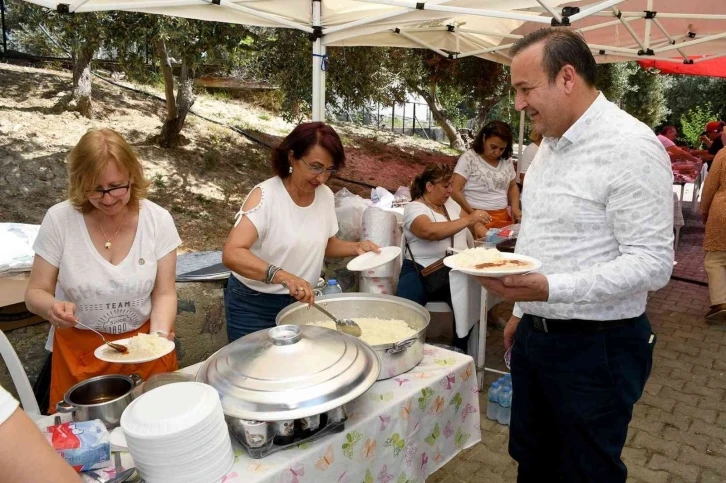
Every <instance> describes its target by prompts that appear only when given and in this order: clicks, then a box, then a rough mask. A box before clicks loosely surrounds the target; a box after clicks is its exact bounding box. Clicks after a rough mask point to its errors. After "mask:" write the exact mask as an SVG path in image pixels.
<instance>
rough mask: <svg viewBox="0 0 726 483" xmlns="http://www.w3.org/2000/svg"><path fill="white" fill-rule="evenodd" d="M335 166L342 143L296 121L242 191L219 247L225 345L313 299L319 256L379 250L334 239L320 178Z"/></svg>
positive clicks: (331, 211)
mask: <svg viewBox="0 0 726 483" xmlns="http://www.w3.org/2000/svg"><path fill="white" fill-rule="evenodd" d="M343 166H345V152H344V151H343V144H342V143H341V142H340V138H339V137H338V134H337V133H336V132H335V130H334V129H333V128H332V127H330V126H328V125H327V124H325V123H322V122H309V123H304V124H300V125H298V126H297V127H296V128H295V129H293V131H292V132H291V133H290V134H288V135H287V137H286V138H285V139H283V141H282V142H281V143H280V145H279V146H278V147H276V148H275V149H274V150H273V151H272V168H273V170H274V172H275V176H273V177H272V178H270V179H268V180H266V181H263V182H262V183H260V184H258V185H257V186H255V187H254V188H253V189H252V191H251V192H250V194H249V195H248V196H247V199H246V200H245V201H244V203H243V204H242V208H241V209H240V211H239V213H238V214H237V221H236V223H235V226H234V228H232V231H231V232H230V234H229V237H228V238H227V242H226V243H225V245H224V250H223V252H222V262H223V263H224V265H225V266H226V267H227V268H229V269H230V270H232V275H231V276H230V277H229V281H228V282H227V288H226V290H225V292H224V305H225V309H226V314H227V337H228V338H229V341H230V342H232V341H234V340H236V339H239V338H240V337H242V336H244V335H247V334H250V333H252V332H256V331H258V330H262V329H265V328H270V327H274V326H275V317H276V316H277V314H278V313H279V312H280V310H282V309H284V308H285V307H287V306H288V305H290V304H292V303H294V302H295V301H299V302H303V303H306V304H311V303H313V301H314V299H315V295H314V293H313V286H314V285H316V284H317V282H318V278H319V276H320V269H321V268H322V266H323V259H324V258H325V257H327V258H345V257H351V256H355V255H361V254H363V253H365V252H368V251H379V249H378V246H377V245H376V244H375V243H373V242H371V241H361V242H347V241H343V240H340V239H339V238H336V237H335V234H336V233H337V232H338V220H337V218H336V216H335V202H334V198H333V192H332V191H331V190H330V188H328V187H327V186H326V185H325V183H326V182H327V181H328V179H330V175H331V174H332V173H334V172H336V171H337V170H339V169H340V168H342V167H343Z"/></svg>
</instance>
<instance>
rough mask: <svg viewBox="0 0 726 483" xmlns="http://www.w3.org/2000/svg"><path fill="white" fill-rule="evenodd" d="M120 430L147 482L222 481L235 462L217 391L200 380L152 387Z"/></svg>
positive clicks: (134, 404)
mask: <svg viewBox="0 0 726 483" xmlns="http://www.w3.org/2000/svg"><path fill="white" fill-rule="evenodd" d="M121 428H122V429H123V432H124V435H125V436H126V444H127V446H128V448H129V452H130V453H131V457H132V458H133V460H134V463H135V464H136V468H137V469H138V471H139V473H140V474H141V476H142V477H143V479H144V481H146V482H147V483H219V482H220V481H222V478H223V477H224V476H226V475H227V473H229V471H230V470H231V469H232V465H233V464H234V453H233V451H232V441H231V439H230V436H229V432H228V429H227V424H226V422H225V420H224V413H223V412H222V404H221V403H220V401H219V395H218V394H217V391H216V390H215V389H214V388H213V387H211V386H208V385H206V384H201V383H198V382H179V383H175V384H168V385H166V386H161V387H158V388H156V389H153V390H151V391H149V392H147V393H145V394H143V395H142V396H141V397H139V398H138V399H136V400H135V401H133V402H132V403H131V404H129V406H128V408H126V410H125V411H124V413H123V415H122V416H121Z"/></svg>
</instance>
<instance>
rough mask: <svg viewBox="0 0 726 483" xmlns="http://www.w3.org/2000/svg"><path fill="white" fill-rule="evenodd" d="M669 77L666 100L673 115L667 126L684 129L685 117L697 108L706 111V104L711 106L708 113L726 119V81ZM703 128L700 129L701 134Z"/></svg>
mask: <svg viewBox="0 0 726 483" xmlns="http://www.w3.org/2000/svg"><path fill="white" fill-rule="evenodd" d="M668 77H669V78H670V87H669V89H668V91H667V92H666V99H667V103H668V107H669V108H670V110H671V113H670V114H669V116H668V117H667V119H666V124H673V125H675V126H676V127H678V128H682V119H683V116H685V115H686V113H688V112H689V111H690V110H692V109H694V108H696V107H697V106H702V108H703V109H706V107H705V104H706V103H710V104H711V107H709V108H708V109H706V111H708V112H713V113H714V114H715V117H716V118H717V119H726V79H719V78H715V77H699V76H686V75H672V76H668ZM703 127H704V126H701V127H700V128H699V129H700V130H699V133H700V132H701V131H703Z"/></svg>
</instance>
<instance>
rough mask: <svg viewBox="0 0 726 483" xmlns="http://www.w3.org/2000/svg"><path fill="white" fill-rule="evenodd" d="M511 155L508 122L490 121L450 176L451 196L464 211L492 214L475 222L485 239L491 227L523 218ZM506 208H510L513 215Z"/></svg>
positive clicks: (475, 228) (475, 231) (498, 226)
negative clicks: (486, 219)
mask: <svg viewBox="0 0 726 483" xmlns="http://www.w3.org/2000/svg"><path fill="white" fill-rule="evenodd" d="M511 156H512V130H511V129H510V127H509V124H507V123H506V122H502V121H491V122H489V123H487V124H486V125H485V126H484V127H483V128H482V129H481V130H480V131H479V133H478V134H477V135H476V138H475V139H474V142H473V143H472V145H471V149H469V150H468V151H466V152H465V153H464V154H462V155H461V157H460V158H459V161H458V162H457V163H456V167H455V168H454V176H453V177H452V178H451V180H452V192H451V197H452V198H453V199H454V201H456V202H457V203H458V204H459V206H461V209H462V210H463V211H464V212H465V213H472V212H474V211H475V210H484V211H486V212H487V213H489V215H490V216H491V217H492V221H490V222H488V223H477V224H476V225H474V228H473V232H474V236H475V237H476V238H482V237H483V236H484V235H485V234H486V232H487V230H488V229H489V228H503V227H505V226H507V225H511V224H512V223H515V222H517V223H518V222H519V221H520V220H521V218H522V212H521V210H520V208H519V188H518V187H517V173H516V172H515V170H514V165H513V163H512V160H511ZM507 207H510V209H511V215H510V213H509V210H508V209H507Z"/></svg>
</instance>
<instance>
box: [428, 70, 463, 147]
mask: <svg viewBox="0 0 726 483" xmlns="http://www.w3.org/2000/svg"><path fill="white" fill-rule="evenodd" d="M418 94H419V95H420V96H421V97H423V98H424V100H425V101H426V104H428V106H429V109H430V110H431V114H432V115H433V117H434V119H435V120H436V123H437V124H438V125H439V127H441V129H442V130H443V131H444V134H446V137H447V138H448V139H449V146H450V147H451V148H453V149H456V150H457V151H464V150H465V149H466V145H465V144H464V140H463V139H462V138H461V135H460V134H459V131H457V129H456V127H455V126H454V125H453V124H452V123H451V121H449V118H448V117H447V116H446V111H445V110H444V108H443V107H442V106H441V103H439V99H438V98H437V97H436V84H434V83H431V84H430V85H429V91H428V92H426V91H424V90H419V92H418Z"/></svg>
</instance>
